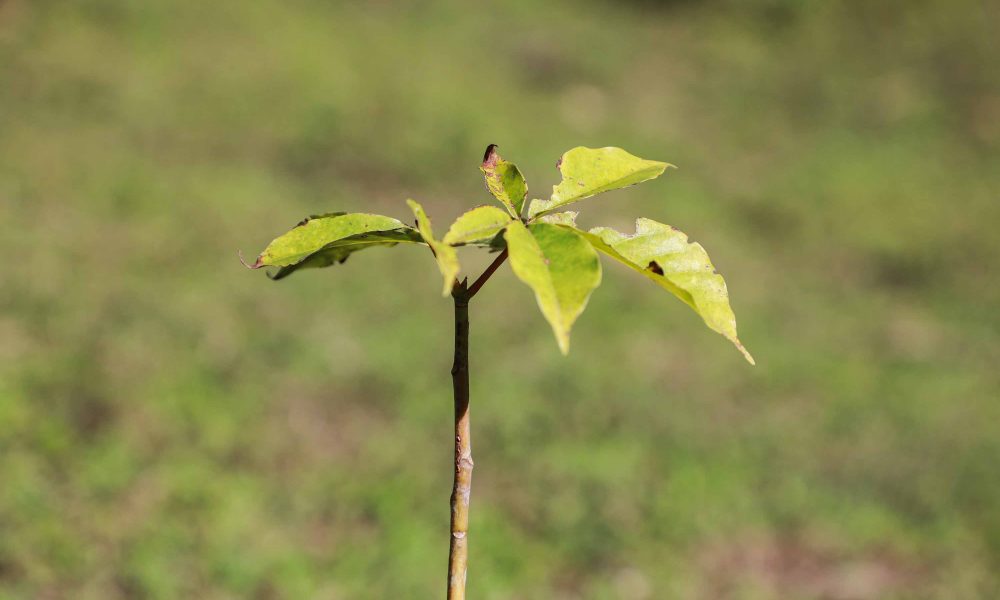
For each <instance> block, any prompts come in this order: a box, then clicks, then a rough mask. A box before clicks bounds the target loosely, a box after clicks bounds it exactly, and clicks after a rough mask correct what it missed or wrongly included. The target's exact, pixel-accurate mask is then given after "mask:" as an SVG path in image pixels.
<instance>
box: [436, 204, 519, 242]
mask: <svg viewBox="0 0 1000 600" xmlns="http://www.w3.org/2000/svg"><path fill="white" fill-rule="evenodd" d="M510 221H511V217H510V215H508V214H507V213H505V212H504V211H502V210H500V209H499V208H497V207H495V206H477V207H476V208H473V209H472V210H470V211H468V212H466V213H464V214H462V215H461V216H460V217H458V218H457V219H455V222H454V223H452V225H451V228H450V229H448V233H446V234H444V238H443V239H442V240H441V241H442V242H444V243H445V244H450V245H452V246H460V245H462V244H472V243H474V242H482V241H484V240H486V241H488V240H491V239H493V238H494V237H495V236H496V235H497V234H498V233H500V231H502V230H503V228H504V227H506V226H507V224H508V223H510Z"/></svg>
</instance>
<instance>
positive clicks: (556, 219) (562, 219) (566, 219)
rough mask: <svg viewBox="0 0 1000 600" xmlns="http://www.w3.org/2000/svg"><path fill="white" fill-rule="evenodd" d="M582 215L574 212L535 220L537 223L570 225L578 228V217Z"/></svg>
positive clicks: (543, 216)
mask: <svg viewBox="0 0 1000 600" xmlns="http://www.w3.org/2000/svg"><path fill="white" fill-rule="evenodd" d="M578 214H580V213H578V212H574V211H572V210H568V211H566V212H558V213H549V214H547V215H542V216H540V217H538V218H537V219H535V222H536V223H550V224H552V225H569V226H570V227H576V216H577V215H578Z"/></svg>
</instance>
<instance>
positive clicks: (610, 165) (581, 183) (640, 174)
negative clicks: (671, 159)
mask: <svg viewBox="0 0 1000 600" xmlns="http://www.w3.org/2000/svg"><path fill="white" fill-rule="evenodd" d="M670 166H673V165H669V164H667V163H665V162H659V161H655V160H646V159H643V158H639V157H638V156H633V155H631V154H629V153H628V152H626V151H624V150H622V149H621V148H612V147H608V148H584V147H583V146H579V147H576V148H573V149H572V150H569V151H568V152H566V153H565V154H563V155H562V158H561V159H559V163H558V167H559V171H560V172H561V173H562V182H560V183H559V185H556V186H554V187H553V188H552V196H551V197H550V198H549V199H548V200H532V202H531V206H529V207H528V217H529V218H530V217H535V216H538V215H542V214H545V213H549V212H552V211H554V210H556V209H558V208H560V207H562V206H566V205H567V204H572V203H573V202H576V201H577V200H582V199H584V198H589V197H590V196H593V195H596V194H600V193H601V192H607V191H608V190H615V189H618V188H623V187H626V186H630V185H635V184H637V183H641V182H643V181H648V180H650V179H653V178H655V177H658V176H659V175H660V174H661V173H663V171H664V170H665V169H666V168H667V167H670Z"/></svg>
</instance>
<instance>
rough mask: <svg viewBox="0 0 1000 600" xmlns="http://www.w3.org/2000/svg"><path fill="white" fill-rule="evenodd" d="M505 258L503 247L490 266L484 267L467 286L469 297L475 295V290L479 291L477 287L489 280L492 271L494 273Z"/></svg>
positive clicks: (505, 252) (505, 253) (505, 251)
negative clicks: (480, 273) (477, 276)
mask: <svg viewBox="0 0 1000 600" xmlns="http://www.w3.org/2000/svg"><path fill="white" fill-rule="evenodd" d="M505 260H507V249H506V248H504V249H503V252H501V253H500V255H499V256H497V257H496V258H495V259H494V260H493V262H491V263H490V266H488V267H486V270H485V271H483V274H482V275H480V276H479V278H478V279H476V281H475V282H474V283H473V284H472V285H471V286H469V298H472V297H473V296H475V295H476V292H478V291H479V288H481V287H483V284H485V283H486V282H487V281H489V279H490V277H491V276H492V275H493V273H495V272H496V270H497V269H499V268H500V265H502V264H503V261H505Z"/></svg>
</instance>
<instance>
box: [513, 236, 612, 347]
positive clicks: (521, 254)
mask: <svg viewBox="0 0 1000 600" xmlns="http://www.w3.org/2000/svg"><path fill="white" fill-rule="evenodd" d="M504 236H505V237H506V239H507V249H508V251H509V252H510V265H511V268H513V270H514V274H515V275H517V277H518V278H519V279H520V280H521V281H523V282H524V283H526V284H527V285H528V287H530V288H531V289H532V290H534V292H535V299H536V300H537V301H538V307H539V308H540V309H541V310H542V314H543V315H544V316H545V319H546V320H547V321H548V322H549V325H551V326H552V331H553V332H554V333H555V335H556V341H557V342H558V343H559V349H560V350H561V351H562V353H563V354H566V353H568V352H569V332H570V328H571V327H572V326H573V322H574V321H576V318H577V317H579V316H580V313H582V312H583V309H584V308H586V306H587V300H588V299H589V298H590V294H591V292H593V291H594V288H596V287H597V286H598V285H600V283H601V261H600V260H599V259H598V257H597V252H596V251H595V250H594V248H593V247H591V245H590V244H589V243H588V242H587V240H585V239H584V238H583V237H582V236H581V235H579V234H578V233H577V232H575V231H573V230H572V229H570V228H566V227H562V226H557V225H551V224H548V223H536V224H533V225H531V226H530V228H529V227H525V226H524V224H522V223H521V222H520V221H513V222H511V224H510V225H508V226H507V229H506V230H505V232H504Z"/></svg>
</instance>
